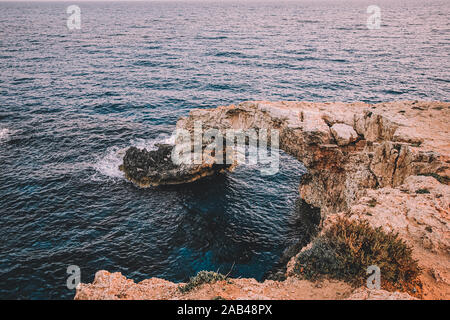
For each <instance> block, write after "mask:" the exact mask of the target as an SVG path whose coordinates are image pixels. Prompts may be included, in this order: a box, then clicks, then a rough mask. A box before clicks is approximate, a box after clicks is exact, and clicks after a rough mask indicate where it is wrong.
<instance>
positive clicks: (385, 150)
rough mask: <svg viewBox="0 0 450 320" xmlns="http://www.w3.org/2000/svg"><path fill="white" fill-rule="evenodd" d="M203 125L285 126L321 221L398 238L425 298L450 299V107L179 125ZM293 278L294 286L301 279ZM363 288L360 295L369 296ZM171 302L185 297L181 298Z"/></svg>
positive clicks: (329, 109) (296, 111)
mask: <svg viewBox="0 0 450 320" xmlns="http://www.w3.org/2000/svg"><path fill="white" fill-rule="evenodd" d="M196 121H201V122H202V124H203V125H204V126H205V128H215V129H218V130H226V129H229V128H232V129H241V130H247V129H254V130H261V129H264V130H268V131H269V132H270V131H272V130H278V132H279V137H280V143H279V147H280V149H283V150H284V151H286V152H287V153H289V154H291V155H292V156H294V157H296V158H297V159H298V160H300V161H302V162H303V164H304V165H305V166H306V168H307V169H308V172H307V174H305V175H304V176H303V177H302V181H301V184H300V195H301V197H302V198H303V200H304V201H306V202H307V203H309V204H310V205H312V206H314V207H317V208H320V209H321V214H322V217H323V225H325V226H326V225H327V223H330V222H331V221H333V219H334V217H336V216H337V215H346V216H350V217H351V219H366V220H368V221H369V223H370V224H371V225H372V226H374V227H378V226H382V227H383V228H385V229H387V230H393V231H396V232H398V233H399V235H400V236H401V237H402V238H403V239H405V240H406V241H407V242H408V244H410V245H411V246H412V248H413V254H414V256H415V257H416V258H417V259H418V261H419V265H420V266H421V267H422V268H423V269H424V273H423V275H422V282H423V285H424V288H423V297H424V298H438V299H448V298H449V294H450V283H449V281H450V280H449V279H450V278H449V277H450V276H449V270H450V265H449V262H448V261H450V259H449V254H450V251H449V197H450V190H449V188H450V187H449V181H450V141H449V131H448V123H450V103H445V102H417V101H414V102H413V101H405V102H391V103H381V104H376V105H369V104H365V103H360V102H358V103H348V104H346V103H308V102H265V101H250V102H243V103H241V104H239V105H236V106H235V105H231V106H224V107H218V108H216V109H194V110H191V112H190V113H189V115H188V116H187V117H185V118H182V119H180V120H179V121H178V123H177V128H179V129H184V130H187V131H188V132H191V133H192V132H193V130H194V129H193V128H194V125H195V122H196ZM291 264H292V263H291ZM288 276H289V268H288ZM292 279H293V277H288V280H286V281H296V280H292ZM241 280H245V279H241ZM152 281H155V280H152ZM161 281H162V280H161ZM233 281H238V280H233ZM286 281H283V282H271V283H270V287H271V288H276V287H280V288H283V289H282V290H289V287H288V286H286V285H285V284H286V283H287V282H286ZM302 281H305V280H302ZM266 282H267V281H266ZM266 282H264V283H266ZM236 283H237V282H236ZM140 284H141V283H140ZM140 284H130V286H131V287H134V286H138V285H140ZM341 285H342V286H344V284H341ZM208 286H209V285H208ZM135 288H136V290H138V289H137V287H135ZM140 288H141V289H139V290H144V291H145V289H142V287H140ZM152 290H153V289H152ZM236 290H238V289H236ZM239 290H241V291H239V292H240V293H239V295H233V296H230V297H231V298H237V297H241V298H249V297H250V296H249V295H245V294H244V293H243V292H244V291H245V290H246V289H245V286H244V287H241V289H239ZM299 290H300V291H301V289H299ZM333 290H335V291H336V292H337V289H336V288H334V289H333ZM300 291H299V292H300ZM102 292H103V291H102ZM118 292H119V291H118V289H117V288H116V289H114V288H112V289H111V294H115V295H116V296H117V293H118ZM139 292H141V291H139ZM258 292H259V291H258ZM264 292H265V291H264ZM361 292H362V293H361ZM361 292H360V293H358V295H355V296H354V297H357V298H358V297H359V298H361V299H366V298H369V294H368V293H365V292H363V291H361ZM102 294H103V293H101V292H100V291H98V288H97V287H96V286H95V281H94V284H91V285H81V286H80V288H79V289H78V290H77V296H76V297H77V298H79V299H84V298H102V297H107V298H111V297H112V296H110V295H108V296H102ZM148 294H149V293H148ZM262 296H264V297H268V298H271V296H270V295H264V294H262ZM348 296H349V297H350V295H348ZM376 296H379V297H383V296H384V297H385V298H388V297H387V296H385V295H384V294H382V295H378V294H377V295H376ZM128 297H131V298H133V297H139V295H135V296H133V295H130V296H128ZM145 297H148V298H152V297H153V296H150V295H149V296H145ZM169 297H170V298H182V297H180V296H179V295H178V294H174V295H170V294H169ZM389 297H397V298H402V299H403V298H407V297H406V296H402V295H400V296H398V295H391V296H389ZM164 298H166V297H164ZM191 298H196V296H192V297H191ZM277 298H279V297H277ZM287 298H289V297H287ZM291 298H299V295H293V296H291ZM332 298H336V296H334V297H332Z"/></svg>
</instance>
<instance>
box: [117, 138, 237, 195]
mask: <svg viewBox="0 0 450 320" xmlns="http://www.w3.org/2000/svg"><path fill="white" fill-rule="evenodd" d="M156 146H157V148H158V149H157V150H152V151H147V150H146V149H138V148H136V147H130V148H129V149H128V150H127V151H126V153H125V156H124V158H123V165H121V166H120V169H121V170H123V171H124V173H125V177H126V178H127V179H129V180H130V181H132V182H134V183H135V184H137V185H139V186H141V187H148V186H158V185H173V184H182V183H188V182H192V181H195V180H197V179H200V178H202V177H206V176H211V175H213V174H216V173H218V172H222V171H224V170H227V169H230V168H231V167H232V165H231V164H226V163H224V164H217V163H214V162H210V163H207V162H205V161H203V162H202V163H201V164H194V163H192V164H175V163H174V162H173V159H172V152H173V150H174V146H173V145H167V144H159V145H156Z"/></svg>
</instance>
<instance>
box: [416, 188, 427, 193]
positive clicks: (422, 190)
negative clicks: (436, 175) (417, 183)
mask: <svg viewBox="0 0 450 320" xmlns="http://www.w3.org/2000/svg"><path fill="white" fill-rule="evenodd" d="M416 193H418V194H427V193H430V190H428V189H419V190H416Z"/></svg>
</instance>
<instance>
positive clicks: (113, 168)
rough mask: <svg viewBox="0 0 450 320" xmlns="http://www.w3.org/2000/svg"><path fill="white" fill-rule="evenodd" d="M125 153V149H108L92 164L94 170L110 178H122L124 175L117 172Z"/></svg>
mask: <svg viewBox="0 0 450 320" xmlns="http://www.w3.org/2000/svg"><path fill="white" fill-rule="evenodd" d="M125 152H126V148H119V147H111V148H108V149H107V150H106V152H105V154H104V155H102V156H100V157H99V158H98V159H97V161H96V162H95V163H94V165H93V167H94V169H95V170H96V171H97V172H99V173H101V174H102V175H104V176H107V177H110V178H122V177H123V176H124V175H123V172H122V171H120V170H119V166H120V165H121V164H122V160H123V156H124V155H125Z"/></svg>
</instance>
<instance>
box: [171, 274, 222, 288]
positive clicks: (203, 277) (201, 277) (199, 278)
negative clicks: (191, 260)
mask: <svg viewBox="0 0 450 320" xmlns="http://www.w3.org/2000/svg"><path fill="white" fill-rule="evenodd" d="M226 278H227V276H225V275H223V274H221V273H217V272H214V271H200V272H199V273H197V275H196V276H195V277H191V278H190V279H189V282H188V283H186V284H185V285H184V286H179V287H178V289H179V290H180V291H181V292H182V293H186V292H189V291H191V290H192V289H194V288H197V287H199V286H201V285H202V284H205V283H215V282H217V281H222V280H226Z"/></svg>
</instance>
